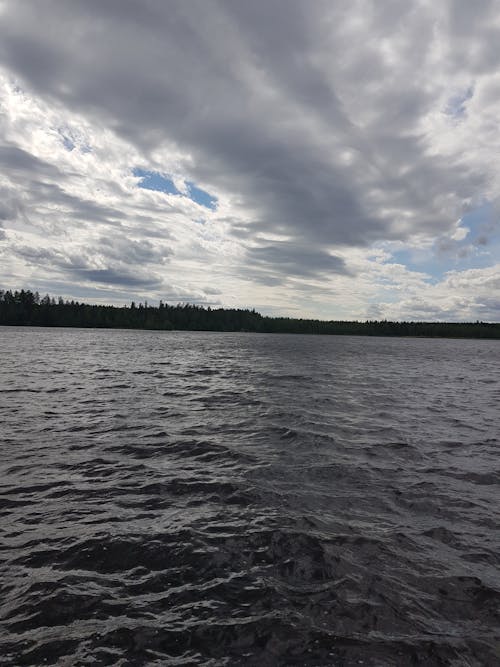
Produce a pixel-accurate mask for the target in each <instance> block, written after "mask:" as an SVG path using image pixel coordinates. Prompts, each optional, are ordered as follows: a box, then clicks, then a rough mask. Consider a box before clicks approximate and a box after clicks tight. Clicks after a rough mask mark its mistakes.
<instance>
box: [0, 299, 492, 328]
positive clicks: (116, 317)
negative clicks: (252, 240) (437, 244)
mask: <svg viewBox="0 0 500 667" xmlns="http://www.w3.org/2000/svg"><path fill="white" fill-rule="evenodd" d="M0 325H15V326H44V327H91V328H111V329H112V328H118V329H157V330H167V331H168V330H172V329H176V330H184V331H251V332H260V333H302V334H336V335H356V336H360V335H361V336H420V337H445V338H497V339H500V323H488V322H479V321H477V322H390V321H387V320H367V321H365V322H359V321H333V320H330V321H326V320H313V319H296V318H291V317H268V316H264V315H261V314H260V313H257V312H256V311H255V310H249V309H240V308H210V307H207V308H205V307H203V306H199V305H194V304H189V303H184V304H177V305H169V304H166V303H163V302H162V301H160V304H159V306H150V305H148V303H147V302H145V303H144V304H143V303H139V304H135V303H134V302H132V303H131V304H130V305H129V306H104V305H96V304H87V303H79V302H78V301H65V300H64V299H62V298H61V297H59V298H58V299H57V300H56V299H54V298H53V297H50V296H49V295H45V296H43V297H40V295H39V294H38V292H32V291H30V290H16V291H14V292H13V291H11V290H0Z"/></svg>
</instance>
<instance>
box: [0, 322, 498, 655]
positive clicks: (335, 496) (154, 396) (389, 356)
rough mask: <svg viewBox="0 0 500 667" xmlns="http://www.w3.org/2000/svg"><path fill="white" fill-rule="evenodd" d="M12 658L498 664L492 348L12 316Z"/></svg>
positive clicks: (6, 384)
mask: <svg viewBox="0 0 500 667" xmlns="http://www.w3.org/2000/svg"><path fill="white" fill-rule="evenodd" d="M0 355H1V359H2V367H1V376H0V422H1V432H0V438H1V465H2V475H1V480H0V481H1V487H0V527H1V529H2V539H1V545H0V546H1V550H0V567H1V590H0V614H1V622H2V628H3V630H2V634H1V635H0V655H1V656H3V658H1V659H0V662H1V664H2V665H4V664H5V665H16V666H17V665H40V664H55V665H61V666H62V665H214V666H215V665H259V666H263V665H360V664H363V665H379V666H382V665H383V666H385V665H398V666H400V665H416V664H417V665H419V664H422V665H456V666H458V665H499V664H500V630H499V628H500V611H499V610H500V574H499V561H500V557H499V554H500V531H499V522H500V450H499V446H500V445H499V437H500V436H499V424H500V419H499V417H498V404H499V399H500V381H499V379H500V343H499V342H496V341H477V340H475V341H472V340H460V341H458V340H443V339H439V340H430V339H425V340H424V339H388V338H367V337H359V338H358V337H334V336H332V337H313V336H298V335H263V334H261V335H259V334H233V333H227V334H225V333H184V332H183V333H181V332H148V331H118V330H76V329H69V330H65V329H31V328H15V327H3V328H0Z"/></svg>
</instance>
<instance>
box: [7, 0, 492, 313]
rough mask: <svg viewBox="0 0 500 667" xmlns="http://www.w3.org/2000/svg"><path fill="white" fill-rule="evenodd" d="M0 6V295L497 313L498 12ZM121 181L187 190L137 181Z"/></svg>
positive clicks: (420, 7)
mask: <svg viewBox="0 0 500 667" xmlns="http://www.w3.org/2000/svg"><path fill="white" fill-rule="evenodd" d="M1 8H2V9H1V14H0V65H1V67H2V75H1V81H0V85H1V91H0V93H1V102H0V104H1V107H0V111H1V113H0V160H1V161H2V170H1V174H2V176H1V177H0V193H1V195H2V196H1V203H0V223H1V226H2V234H3V238H0V243H1V246H0V247H1V252H2V267H1V269H0V271H1V277H2V282H3V283H4V284H5V286H7V287H22V286H27V287H33V288H39V289H49V290H52V291H56V292H57V293H61V292H62V291H63V292H64V295H67V296H73V295H78V296H80V297H81V296H82V295H83V296H84V295H85V294H88V296H89V298H90V297H92V299H103V300H110V299H111V300H115V301H117V300H118V301H119V300H122V299H128V298H135V299H136V300H137V298H139V297H141V296H142V297H143V298H145V297H147V298H149V299H150V300H155V299H159V298H160V297H163V298H166V294H167V293H168V295H169V297H170V298H171V299H173V300H176V295H177V296H178V298H181V297H182V299H186V298H192V299H195V300H196V299H197V300H201V301H205V302H208V301H210V300H211V299H214V298H216V299H217V301H220V302H222V303H224V304H225V305H241V306H245V305H248V306H254V305H255V306H259V307H260V308H262V309H263V310H267V311H268V312H271V311H272V312H278V311H279V312H291V313H294V314H297V315H314V316H319V317H361V318H364V317H366V316H367V315H369V314H370V313H375V312H376V313H380V315H381V316H385V317H394V318H399V317H405V318H409V319H412V318H422V317H424V316H425V317H427V316H428V315H427V314H429V313H430V314H432V313H434V314H435V316H436V317H440V318H441V317H442V318H444V319H453V318H457V319H468V318H470V317H472V318H475V316H478V317H479V316H480V317H483V316H484V317H485V318H486V317H488V318H495V317H498V315H497V314H496V313H498V309H497V306H496V305H495V304H496V303H497V301H498V289H499V288H498V285H496V283H495V282H494V281H492V280H491V279H490V278H491V275H490V272H492V271H493V273H494V272H495V270H496V268H495V267H497V263H498V261H499V260H500V257H499V256H498V254H497V252H498V248H499V246H500V244H498V243H497V242H496V239H497V237H498V233H499V232H498V226H497V219H498V206H499V204H500V198H499V193H500V169H499V166H498V160H497V155H498V152H499V149H500V145H499V143H500V139H499V137H498V130H497V119H498V117H499V114H500V78H499V75H498V73H497V72H498V71H499V69H500V67H499V65H500V53H499V51H498V48H497V44H498V41H499V37H500V34H499V33H500V23H499V21H498V20H497V16H496V13H497V12H496V7H495V3H490V2H482V3H480V4H475V5H474V8H473V10H472V9H471V4H470V3H467V2H465V1H464V2H461V1H459V0H457V1H456V2H451V1H450V2H443V3H439V4H438V5H436V4H435V3H434V4H431V3H428V2H426V1H424V0H422V1H421V2H414V3H392V2H389V3H378V2H370V1H368V0H357V1H355V2H353V3H349V4H346V3H343V2H330V1H329V2H326V0H324V1H323V0H318V2H315V3H312V4H307V3H303V2H300V1H295V0H286V1H285V0H274V1H272V2H252V3H248V2H244V1H243V0H241V1H239V0H237V1H234V0H230V1H229V0H228V1H224V0H219V1H216V0H213V1H206V0H203V1H202V0H194V1H193V2H190V3H184V2H182V1H181V0H179V1H174V2H170V3H168V5H166V4H165V3H163V2H160V1H159V0H155V1H152V2H148V3H139V4H137V3H124V2H107V3H100V2H97V1H93V0H91V1H87V2H79V1H77V0H74V1H71V2H70V1H68V2H61V1H59V0H47V2H45V3H43V6H42V5H41V4H40V3H36V2H30V1H26V2H23V3H19V2H14V1H13V0H12V1H11V2H6V3H3V4H2V5H1ZM134 168H142V169H145V170H148V171H158V172H160V173H162V174H166V175H168V176H169V177H170V178H171V179H172V180H173V182H174V183H175V185H176V186H177V188H178V190H179V191H180V192H181V193H182V195H184V196H179V195H166V194H164V193H161V192H154V191H151V190H146V189H142V188H140V187H138V185H139V179H138V178H137V177H136V176H134V175H133V172H132V170H133V169H134ZM187 182H195V183H196V184H197V185H198V186H199V187H201V188H202V189H203V190H205V191H207V192H208V193H209V194H210V195H213V196H215V197H217V199H218V206H217V209H216V210H214V211H212V210H209V209H207V208H205V207H203V206H200V205H198V204H197V203H196V202H194V201H192V200H191V199H190V198H189V192H188V190H187V189H186V187H187V186H186V183H187ZM484 202H489V204H490V206H491V215H490V219H489V222H488V224H483V225H482V227H481V229H480V230H474V229H473V228H472V226H471V224H470V223H469V222H468V219H467V215H469V214H470V212H471V211H474V209H475V208H476V207H479V206H481V205H483V204H484ZM457 220H459V223H457ZM396 251H399V252H400V254H401V252H403V251H404V253H406V255H405V256H406V257H413V258H414V259H415V261H410V260H409V259H408V260H405V259H403V260H401V259H400V258H399V257H398V256H397V254H396V255H395V257H394V258H393V257H392V255H393V253H395V252H396ZM401 256H402V255H401ZM451 261H453V262H455V264H450V262H451ZM474 261H475V262H477V266H471V262H474ZM485 263H489V265H486V264H485ZM451 268H453V271H452V272H451V273H450V272H449V271H450V269H451ZM470 271H477V272H479V274H478V275H480V276H481V277H482V278H481V279H480V278H478V277H477V276H476V274H475V273H470ZM452 276H455V278H452ZM457 276H460V279H459V278H458V277H457ZM481 280H483V282H481ZM464 281H465V282H464ZM478 281H479V282H478ZM465 283H468V284H469V285H474V288H471V289H469V288H468V287H466V286H465ZM484 285H487V286H484ZM61 286H63V287H64V290H61ZM173 286H175V288H173ZM96 290H97V291H96ZM487 291H488V294H487V293H486V292H487ZM190 295H191V296H190ZM495 299H496V300H497V301H495Z"/></svg>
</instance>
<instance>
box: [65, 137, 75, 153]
mask: <svg viewBox="0 0 500 667" xmlns="http://www.w3.org/2000/svg"><path fill="white" fill-rule="evenodd" d="M63 144H64V148H65V149H66V150H67V151H72V150H73V149H74V148H75V142H74V141H71V139H70V138H69V137H63Z"/></svg>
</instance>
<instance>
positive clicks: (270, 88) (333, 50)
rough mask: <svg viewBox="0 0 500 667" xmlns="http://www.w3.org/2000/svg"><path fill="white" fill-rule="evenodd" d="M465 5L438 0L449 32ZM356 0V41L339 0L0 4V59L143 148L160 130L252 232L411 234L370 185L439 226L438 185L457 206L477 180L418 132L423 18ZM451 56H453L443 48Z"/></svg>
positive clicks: (323, 240) (304, 241) (366, 236)
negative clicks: (359, 37)
mask: <svg viewBox="0 0 500 667" xmlns="http://www.w3.org/2000/svg"><path fill="white" fill-rule="evenodd" d="M457 5H460V9H457ZM468 7H469V6H468V5H467V4H466V3H456V4H453V3H452V5H451V8H450V28H449V29H450V30H451V31H455V32H456V33H457V35H461V36H463V25H464V21H463V17H462V14H461V12H462V10H463V12H464V13H465V14H467V15H469V14H470V13H471V12H470V7H469V8H468ZM488 9H489V5H488V3H484V4H482V5H481V8H480V10H479V11H478V12H477V11H476V10H475V11H474V13H473V14H474V19H473V20H472V22H471V24H470V25H480V24H483V23H484V20H486V18H487V16H488V13H487V12H488ZM362 10H364V15H361V14H362ZM357 12H359V14H360V19H361V20H362V21H364V23H365V26H364V32H363V33H360V34H364V35H366V36H369V37H370V39H369V40H368V41H367V42H366V43H364V44H362V45H360V48H358V47H356V48H353V46H352V44H350V45H348V43H347V40H348V37H346V36H345V34H344V33H346V25H348V19H349V16H348V12H346V9H345V5H344V4H343V3H333V4H332V3H325V2H317V3H313V4H309V3H303V2H300V1H298V0H286V1H283V0H274V1H272V2H265V3H263V2H257V3H249V2H246V0H245V1H243V0H236V1H235V0H231V1H228V2H222V1H221V2H215V1H213V2H210V1H205V0H203V1H202V2H201V1H196V0H195V1H193V2H189V3H184V2H169V3H164V2H160V1H149V2H144V3H135V2H109V1H108V2H104V3H101V2H66V1H64V2H62V1H61V0H47V2H44V3H42V4H40V3H37V2H30V1H27V2H23V3H10V4H9V5H8V6H7V10H6V12H5V16H4V17H3V26H4V27H3V30H2V35H1V37H2V39H1V47H0V57H1V58H2V60H3V61H4V62H5V63H6V64H7V65H8V66H9V68H11V69H12V70H13V71H14V72H16V74H17V75H19V76H21V77H22V78H23V79H24V80H25V81H27V82H29V84H30V86H32V87H34V88H35V89H37V90H38V92H39V93H41V94H42V95H44V96H46V97H50V98H53V99H56V100H58V101H59V102H62V103H63V104H65V105H67V106H69V107H72V108H73V109H76V110H78V111H81V110H85V111H86V113H89V114H93V115H95V116H98V117H99V118H100V119H101V121H102V122H104V123H106V124H107V125H109V126H110V127H111V128H113V129H114V130H115V131H116V132H117V133H119V134H120V135H122V136H123V137H124V138H126V139H127V140H128V141H132V142H133V143H134V144H135V145H136V146H138V147H139V148H140V149H141V150H143V151H144V154H145V155H147V154H149V152H150V150H151V149H153V148H154V147H155V146H156V145H158V144H159V143H161V142H162V141H164V140H168V141H172V142H174V143H177V144H179V145H180V146H182V147H184V148H186V149H187V150H189V151H190V152H191V153H192V154H193V155H194V156H195V162H194V165H193V167H192V171H193V176H194V177H199V178H200V179H201V180H204V181H208V182H212V183H213V184H214V185H216V186H220V187H224V188H227V189H229V190H230V191H235V192H237V193H238V194H239V195H240V196H241V197H242V198H243V200H244V201H246V202H247V203H248V204H249V205H251V206H252V207H254V208H255V210H256V216H255V220H253V221H252V222H251V229H252V230H257V229H261V228H265V229H267V230H269V229H270V228H271V229H273V230H277V231H283V232H286V233H288V234H290V235H292V236H293V237H294V239H295V240H296V243H297V244H298V245H299V246H303V245H308V246H315V245H316V246H320V245H322V244H333V245H365V244H368V243H370V242H372V241H374V240H377V239H388V238H389V239H390V238H405V237H407V236H408V235H409V234H410V233H413V232H414V231H415V227H414V226H412V227H411V228H410V229H408V228H407V227H404V226H403V227H402V226H398V225H395V224H394V219H393V217H390V216H387V215H386V214H385V213H384V208H386V206H384V205H382V206H381V205H375V203H374V202H373V201H371V200H370V197H367V190H369V189H373V188H377V189H379V190H380V191H383V192H384V202H383V204H387V205H388V206H387V207H391V208H397V207H403V208H404V207H406V208H410V209H412V210H415V211H417V212H418V215H419V224H422V225H423V226H424V227H425V226H427V227H433V228H435V227H440V228H442V229H445V228H446V227H447V226H449V225H450V224H451V223H452V222H453V221H454V220H453V216H450V214H449V213H447V212H445V211H443V210H442V207H441V206H439V204H438V203H437V200H439V196H440V195H442V194H443V192H445V193H453V194H456V196H457V201H458V202H459V201H460V199H461V198H462V197H464V196H467V195H470V190H471V188H473V187H476V185H477V184H475V183H472V184H471V181H470V174H467V175H465V174H464V173H463V169H462V170H461V169H459V168H458V167H453V166H452V165H450V164H446V163H445V161H444V160H443V159H442V158H440V157H436V156H433V157H432V156H429V155H425V146H424V145H423V144H422V141H421V138H420V136H419V133H418V128H417V121H418V119H419V118H420V117H421V115H422V113H424V112H425V111H426V110H427V109H428V105H429V100H430V96H431V95H432V92H430V91H426V90H425V86H423V85H422V82H421V81H419V77H418V71H415V70H414V68H415V67H416V66H417V63H418V60H419V58H423V59H424V60H425V58H426V57H427V52H428V47H429V40H431V39H432V29H433V25H434V22H435V20H436V16H435V15H434V14H433V13H432V12H429V11H426V10H425V8H422V7H420V8H419V11H415V7H414V6H413V5H408V6H406V7H405V6H402V3H392V2H391V3H371V2H367V3H364V4H362V5H361V6H360V7H358V9H357ZM477 14H480V15H483V14H484V17H485V18H484V20H481V19H480V18H478V16H477ZM346 22H347V24H346ZM402 30H404V37H405V39H404V43H403V44H402V45H401V46H400V47H398V48H399V52H398V57H399V58H400V59H401V57H402V56H403V58H404V57H406V59H407V60H406V61H405V60H404V59H403V60H400V62H399V63H398V68H397V69H395V66H394V64H392V63H391V62H390V61H389V62H386V61H385V60H384V57H383V52H382V51H381V49H380V40H383V39H388V38H394V39H397V37H398V31H402ZM490 32H491V31H490ZM347 34H348V33H347ZM422 35H424V37H423V36H422ZM425 35H427V39H426V38H425ZM468 36H469V37H470V31H468ZM494 36H495V35H493V34H492V35H491V36H490V37H491V39H490V40H487V44H486V45H483V47H482V52H483V54H482V55H480V56H477V59H478V66H479V64H480V63H483V66H486V65H484V62H483V61H485V60H486V61H488V62H489V59H493V58H494V55H495V54H496V53H497V51H498V50H495V52H494V53H493V51H491V49H490V50H488V45H491V40H493V38H494ZM452 58H454V59H456V60H457V62H459V53H458V49H457V51H456V52H453V53H452ZM337 61H338V62H337ZM495 62H496V61H495ZM336 79H337V80H336ZM377 82H379V85H378V86H377ZM355 87H357V88H358V89H357V91H356V92H357V95H358V98H359V99H358V101H353V99H352V95H353V90H354V88H355ZM378 91H379V92H378ZM366 104H371V105H372V106H373V112H374V114H375V116H376V118H375V119H374V120H373V121H371V122H370V123H368V124H367V123H366V122H362V123H360V122H359V117H361V116H363V115H364V114H365V113H366V112H368V113H369V112H370V109H368V110H366V109H365V108H364V105H366ZM343 150H349V151H351V152H354V153H355V154H357V155H358V159H357V160H355V163H353V164H346V163H344V162H343V161H342V159H340V157H339V156H340V154H341V153H342V151H343ZM408 169H409V170H408ZM368 172H370V173H371V176H370V177H369V178H367V174H368ZM476 178H478V179H479V180H481V179H480V177H476ZM453 214H455V212H453ZM415 224H417V223H415Z"/></svg>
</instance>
